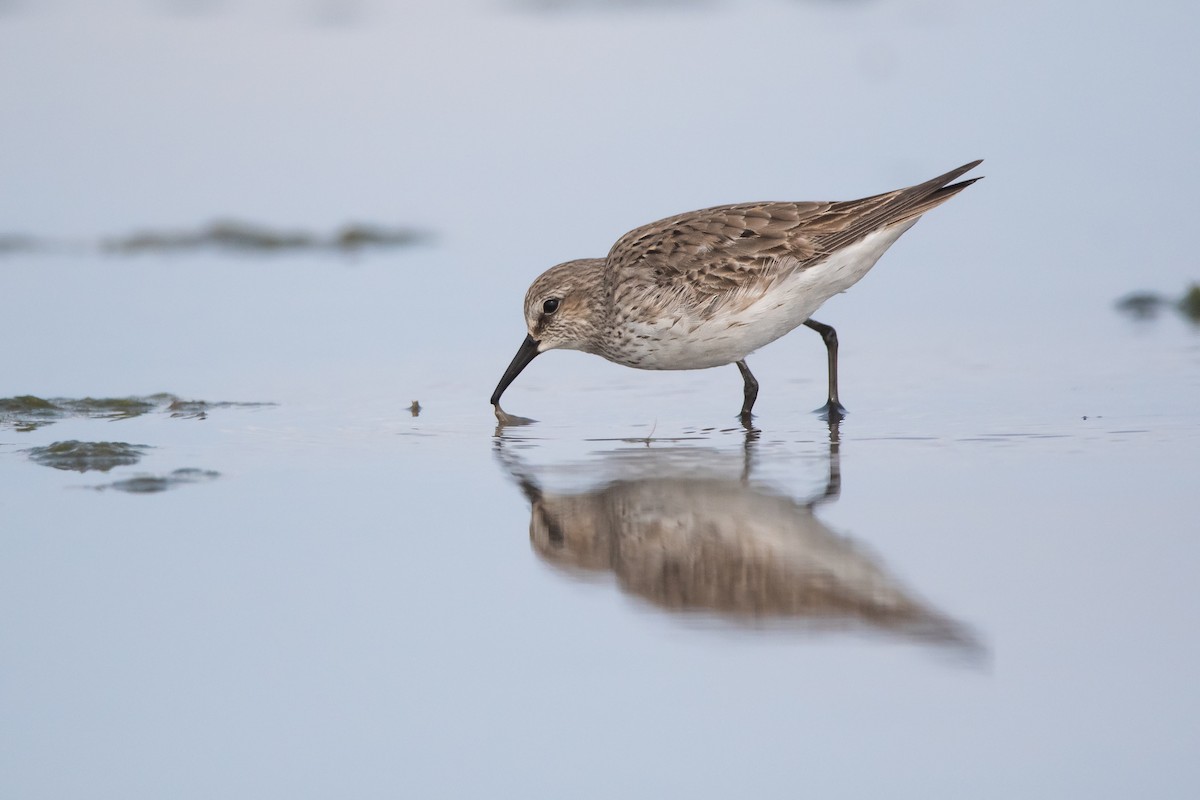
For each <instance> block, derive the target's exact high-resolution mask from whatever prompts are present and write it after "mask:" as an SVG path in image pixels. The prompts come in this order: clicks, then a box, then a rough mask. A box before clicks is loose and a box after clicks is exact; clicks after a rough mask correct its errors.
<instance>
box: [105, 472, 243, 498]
mask: <svg viewBox="0 0 1200 800" xmlns="http://www.w3.org/2000/svg"><path fill="white" fill-rule="evenodd" d="M220 476H221V473H219V472H214V471H213V470H208V469H195V468H193V467H186V468H184V469H177V470H175V471H174V472H170V473H167V474H166V475H138V476H135V477H133V478H126V479H124V480H120V481H115V482H113V483H105V484H102V485H100V486H96V487H93V488H95V489H96V490H97V491H103V490H105V489H116V490H117V491H121V492H128V493H130V494H154V493H156V492H165V491H166V490H167V489H174V488H176V487H178V486H187V485H189V484H193V483H205V482H207V481H211V480H213V479H214V478H219V477H220Z"/></svg>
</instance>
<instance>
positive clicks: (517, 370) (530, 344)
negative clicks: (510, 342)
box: [491, 335, 538, 406]
mask: <svg viewBox="0 0 1200 800" xmlns="http://www.w3.org/2000/svg"><path fill="white" fill-rule="evenodd" d="M537 354H538V340H537V339H534V338H533V337H532V336H528V335H526V337H525V341H523V342H521V349H520V350H518V351H517V354H516V355H515V356H513V360H512V363H511V364H509V365H508V369H506V370H504V377H503V378H501V379H500V383H498V384H496V391H494V392H492V400H491V403H492V405H494V406H498V405H500V395H502V394H504V390H505V389H507V388H508V385H509V384H510V383H512V382H513V381H514V380H516V378H517V376H518V375H520V374H521V370H523V369H525V366H526V365H527V364H529V362H530V361H533V359H534V358H535V357H536V356H537Z"/></svg>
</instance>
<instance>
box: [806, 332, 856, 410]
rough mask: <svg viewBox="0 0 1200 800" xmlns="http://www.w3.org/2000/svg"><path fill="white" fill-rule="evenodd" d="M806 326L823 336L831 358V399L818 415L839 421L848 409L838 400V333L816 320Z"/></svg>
mask: <svg viewBox="0 0 1200 800" xmlns="http://www.w3.org/2000/svg"><path fill="white" fill-rule="evenodd" d="M804 324H805V326H806V327H809V328H812V329H813V330H814V331H816V332H817V333H819V334H821V338H822V339H824V340H825V353H826V355H827V356H828V357H829V399H828V401H827V402H826V403H825V405H823V406H821V407H820V408H818V409H817V413H818V414H820V415H821V416H822V417H824V418H825V419H827V420H839V419H841V418H842V417H843V416H845V414H846V409H845V408H844V407H843V406H842V404H841V402H840V401H839V400H838V384H837V353H838V340H837V331H835V330H834V329H833V326H832V325H826V324H825V323H823V322H817V321H816V320H815V319H810V320H807V321H806V322H805V323H804Z"/></svg>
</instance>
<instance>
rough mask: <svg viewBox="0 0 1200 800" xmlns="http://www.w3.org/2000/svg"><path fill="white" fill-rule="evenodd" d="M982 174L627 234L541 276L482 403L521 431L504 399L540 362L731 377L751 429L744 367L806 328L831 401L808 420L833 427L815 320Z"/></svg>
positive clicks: (833, 346) (833, 386)
mask: <svg viewBox="0 0 1200 800" xmlns="http://www.w3.org/2000/svg"><path fill="white" fill-rule="evenodd" d="M980 163H981V160H980V161H972V162H970V163H968V164H964V165H963V166H961V167H958V168H957V169H953V170H951V171H949V172H947V173H945V174H943V175H939V176H938V177H936V178H933V179H931V180H928V181H925V182H924V183H920V184H916V185H914V186H909V187H907V188H904V189H897V190H895V191H891V192H886V193H884V194H879V195H873V196H871V197H865V198H862V199H859V200H849V201H842V202H764V203H740V204H735V205H726V206H717V207H714V208H707V209H702V210H700V211H692V212H688V213H685V214H679V215H677V216H674V217H668V218H666V219H663V220H659V221H657V222H652V223H650V224H648V225H644V226H642V227H640V228H636V229H634V230H632V231H630V232H629V233H626V234H625V235H624V236H622V237H621V238H620V239H618V240H617V242H616V244H614V245H613V247H612V249H611V250H610V251H609V252H608V255H607V256H606V257H604V258H584V259H576V260H573V261H567V262H565V263H562V264H559V265H557V266H554V267H551V268H550V269H548V270H546V271H545V272H544V273H542V274H541V275H540V276H539V277H538V278H537V279H536V280H535V281H534V282H533V284H532V285H531V286H530V287H529V291H528V292H527V293H526V295H525V307H524V312H525V323H526V328H527V331H528V333H527V335H526V337H525V340H524V341H523V342H522V343H521V346H520V348H519V349H518V350H517V354H516V356H514V357H513V359H512V362H511V363H510V364H509V365H508V368H507V369H506V370H505V371H504V375H503V376H502V377H501V378H500V382H499V383H498V384H497V386H496V390H495V391H494V392H493V393H492V397H491V404H492V406H494V408H495V411H496V416H497V418H498V419H499V420H500V421H501V423H502V424H513V421H514V420H516V419H521V420H523V418H514V417H512V416H510V415H508V414H506V413H505V412H504V411H503V410H502V409H501V408H500V397H501V395H503V394H504V391H505V389H507V388H508V386H509V384H511V383H512V382H513V381H514V380H515V379H516V377H517V376H518V375H519V374H520V373H521V371H522V370H524V369H525V367H526V366H528V365H529V363H530V362H531V361H533V359H534V358H536V357H537V356H538V355H540V354H541V353H544V352H546V351H548V350H555V349H566V350H581V351H583V352H585V353H592V354H594V355H598V356H601V357H602V358H605V359H607V360H608V361H612V362H613V363H616V364H621V365H624V366H628V367H635V368H638V369H653V370H681V369H707V368H710V367H719V366H725V365H728V364H735V365H736V366H737V367H738V371H739V372H740V373H741V376H742V382H743V403H742V408H741V412H740V417H741V419H742V421H743V422H745V423H748V422H749V420H750V418H751V411H752V409H753V407H754V402H755V400H756V399H757V397H758V381H757V380H756V379H755V378H754V375H753V374H752V373H751V372H750V368H749V367H748V366H747V364H746V357H747V356H748V355H749V354H750V353H753V352H754V351H755V350H758V349H759V348H761V347H763V346H764V345H767V344H769V343H771V342H773V341H775V340H776V339H778V338H780V337H782V336H783V335H785V334H787V333H788V332H790V331H792V330H794V329H795V328H797V327H799V326H801V325H804V326H806V327H808V328H810V329H812V330H814V331H816V332H817V333H818V334H820V335H821V338H822V340H823V341H824V342H825V347H826V354H827V363H828V394H827V400H826V403H825V405H824V406H822V407H821V408H820V409H818V411H819V412H821V413H822V414H823V415H824V416H825V417H826V418H828V419H830V420H835V419H840V418H841V416H842V415H843V414H844V413H845V409H844V408H843V407H842V404H841V401H840V398H839V396H838V388H837V346H838V343H837V332H836V331H835V330H834V328H833V327H832V326H830V325H826V324H824V323H821V322H818V321H816V320H814V319H812V315H813V313H815V312H816V311H817V309H818V308H820V307H821V305H822V304H823V303H824V302H825V301H826V300H828V299H829V298H830V297H832V296H833V295H835V294H838V293H840V292H844V291H846V290H847V289H849V288H850V287H851V286H853V285H854V284H855V283H857V282H858V281H859V280H860V279H861V278H862V277H863V276H864V275H866V273H867V272H868V271H869V270H870V269H871V267H873V266H874V265H875V262H876V261H878V260H879V258H880V256H882V255H883V253H884V252H885V251H886V250H887V249H888V248H889V247H890V246H891V245H892V244H893V243H894V242H895V241H896V240H897V239H899V238H900V236H901V235H902V234H903V233H904V232H905V231H907V230H908V229H909V228H911V227H912V226H913V225H914V224H915V223H916V222H917V220H918V219H920V217H921V216H922V215H923V214H924V213H925V212H926V211H929V210H930V209H932V208H934V207H935V206H938V205H941V204H942V203H943V202H945V201H946V200H948V199H950V198H951V197H953V196H954V195H956V194H958V193H959V192H960V191H962V190H963V189H965V188H966V187H967V186H970V185H971V184H972V183H974V182H975V181H977V180H979V178H978V177H975V178H968V179H965V180H961V181H957V182H955V181H956V179H957V178H959V177H960V176H962V175H963V174H965V173H966V172H968V171H970V170H972V169H974V168H975V167H977V166H978V165H979V164H980ZM523 421H528V420H523Z"/></svg>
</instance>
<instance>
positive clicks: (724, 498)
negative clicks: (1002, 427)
mask: <svg viewBox="0 0 1200 800" xmlns="http://www.w3.org/2000/svg"><path fill="white" fill-rule="evenodd" d="M692 452H694V453H696V454H698V455H700V456H707V457H709V458H711V456H712V454H711V452H707V453H706V452H705V451H699V450H697V451H692ZM621 455H622V458H623V459H625V461H626V464H625V465H624V466H626V467H628V466H629V459H635V460H640V461H642V462H643V463H640V464H635V465H634V468H633V469H634V471H635V472H636V473H637V476H636V477H635V476H633V475H632V474H631V476H630V477H628V478H618V479H616V480H612V481H610V482H607V483H604V484H603V485H601V486H599V487H598V488H595V489H593V490H591V491H586V492H580V493H573V494H552V493H550V492H546V491H544V490H542V489H541V488H540V487H539V486H538V485H537V484H536V483H535V482H534V481H533V479H532V478H530V477H529V475H528V472H527V471H526V470H525V469H524V468H523V467H521V466H520V465H519V464H516V463H515V462H514V461H513V459H512V456H511V455H505V456H503V458H504V459H505V461H506V462H507V466H508V467H509V469H510V470H511V471H512V472H513V474H514V476H515V477H516V478H517V480H518V482H519V483H520V484H521V486H522V489H523V491H524V492H525V495H526V497H527V498H528V499H529V501H530V504H531V506H532V514H531V520H530V525H529V532H530V539H531V540H532V543H533V548H534V550H535V551H536V552H537V554H538V555H539V556H540V557H541V558H543V559H545V560H546V561H547V562H549V563H551V564H553V565H556V566H559V567H564V568H567V569H568V571H572V572H578V571H584V572H603V571H611V572H612V573H614V574H615V575H616V577H617V580H618V582H619V584H620V586H621V588H622V589H623V590H625V591H626V592H629V593H630V594H633V595H635V596H637V597H640V598H642V599H645V600H648V601H650V602H651V603H653V604H654V605H656V606H659V607H661V608H663V609H666V610H669V611H679V612H686V611H693V612H708V613H713V614H716V615H718V616H720V617H724V618H727V619H730V620H733V621H742V622H754V621H766V620H772V619H774V620H788V619H790V620H799V621H804V622H806V623H809V624H814V625H817V626H851V625H863V626H867V627H869V628H873V629H879V630H886V631H891V632H896V633H902V634H904V635H908V636H912V637H915V638H920V639H926V640H932V641H939V642H942V643H946V644H950V645H953V646H957V647H960V648H963V649H965V650H974V649H977V647H978V645H977V644H976V643H975V640H974V639H973V637H972V636H971V635H970V634H969V633H968V632H967V631H966V630H965V629H964V628H963V627H962V626H961V625H959V624H958V623H955V622H953V621H952V620H950V619H948V618H947V617H945V616H943V615H941V614H939V613H938V612H936V611H935V610H933V609H931V608H930V607H929V606H927V605H925V604H924V603H923V602H921V601H920V600H918V599H917V598H915V597H914V596H913V595H912V594H911V593H909V592H908V591H907V590H906V589H905V588H904V587H902V586H901V585H900V584H899V583H898V582H897V581H896V579H895V578H893V577H892V576H890V575H889V574H888V573H887V572H886V571H885V570H884V568H883V566H882V565H881V564H880V563H879V561H878V560H877V559H876V558H875V557H873V556H872V555H871V554H870V553H869V552H867V551H866V550H865V549H864V548H863V547H861V546H859V545H856V544H855V543H854V542H852V541H850V540H848V539H846V538H844V537H842V536H839V535H838V534H836V533H834V532H833V531H831V530H830V529H829V528H828V527H826V525H825V524H824V523H822V522H821V521H820V520H819V519H818V518H817V517H816V516H815V515H814V513H813V510H814V506H815V504H816V502H819V500H818V501H814V502H808V503H806V502H801V501H797V500H795V499H793V498H791V497H787V496H785V495H783V494H780V493H777V492H773V491H770V490H767V489H765V488H762V487H758V486H754V485H751V484H749V483H748V482H747V481H746V480H744V479H733V478H724V477H714V476H711V475H708V476H696V475H694V474H689V472H688V471H687V470H686V469H681V467H680V465H679V464H678V463H677V462H676V461H675V459H674V458H659V457H658V455H659V451H656V450H654V449H640V450H636V451H621ZM675 455H678V451H676V453H673V454H672V456H675ZM833 457H834V459H835V460H834V461H833V462H832V463H831V481H830V489H827V490H826V493H825V495H824V496H823V497H822V498H821V499H824V498H826V497H836V493H837V490H836V483H835V482H836V480H837V474H838V473H837V465H836V453H835V454H834V456H833ZM642 475H650V476H652V477H641V476H642Z"/></svg>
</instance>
